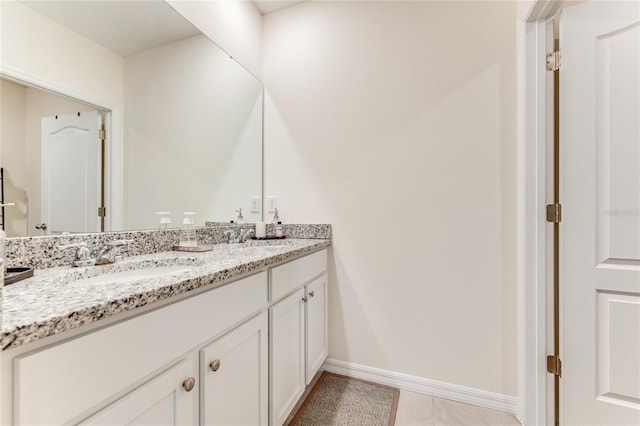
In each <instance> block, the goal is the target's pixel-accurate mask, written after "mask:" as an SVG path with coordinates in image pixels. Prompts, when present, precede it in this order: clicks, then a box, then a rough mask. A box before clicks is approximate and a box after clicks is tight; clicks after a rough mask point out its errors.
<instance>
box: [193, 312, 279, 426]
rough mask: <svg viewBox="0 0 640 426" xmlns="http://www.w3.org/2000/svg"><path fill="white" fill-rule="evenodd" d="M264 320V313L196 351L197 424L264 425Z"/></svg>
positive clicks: (265, 370)
mask: <svg viewBox="0 0 640 426" xmlns="http://www.w3.org/2000/svg"><path fill="white" fill-rule="evenodd" d="M268 342H269V341H268V319H267V313H266V312H264V313H262V314H260V315H258V316H257V317H255V318H253V319H251V320H249V321H248V322H246V323H245V324H243V325H241V326H240V327H238V328H236V329H234V330H233V331H231V332H230V333H229V334H227V335H225V336H223V337H221V338H220V339H218V340H216V341H215V342H213V343H212V344H210V345H209V346H207V347H205V348H204V349H202V350H201V351H200V373H201V375H202V380H201V383H202V386H201V399H200V401H201V402H200V404H201V409H200V410H201V411H200V412H201V414H202V417H201V419H200V424H201V425H266V424H267V421H268V409H269V408H268V405H267V404H268V402H269V399H268V394H267V392H268V389H269V387H268V380H269V371H268V368H269V363H268V359H267V356H268V346H267V345H268Z"/></svg>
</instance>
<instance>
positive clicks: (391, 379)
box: [322, 358, 518, 415]
mask: <svg viewBox="0 0 640 426" xmlns="http://www.w3.org/2000/svg"><path fill="white" fill-rule="evenodd" d="M322 369H323V370H326V371H329V372H331V373H337V374H342V375H344V376H349V377H355V378H357V379H364V380H369V381H372V382H376V383H380V384H383V385H388V386H395V387H398V388H400V389H401V390H407V391H410V392H416V393H421V394H424V395H430V396H434V397H436V398H443V399H449V400H452V401H457V402H463V403H465V404H471V405H475V406H478V407H482V408H489V409H491V410H498V411H502V412H504V413H508V414H513V415H515V414H517V412H518V400H517V398H516V397H513V396H508V395H503V394H499V393H494V392H488V391H484V390H480V389H474V388H468V387H465V386H459V385H453V384H450V383H444V382H438V381H436V380H429V379H423V378H422V377H416V376H410V375H408V374H402V373H396V372H393V371H387V370H382V369H379V368H373V367H367V366H365V365H359V364H353V363H350V362H344V361H339V360H337V359H331V358H327V359H326V360H325V362H324V364H322Z"/></svg>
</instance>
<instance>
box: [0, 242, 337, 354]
mask: <svg viewBox="0 0 640 426" xmlns="http://www.w3.org/2000/svg"><path fill="white" fill-rule="evenodd" d="M287 242H288V243H287V244H286V245H284V246H282V247H269V248H264V247H254V248H251V249H246V248H242V247H239V246H234V245H228V244H218V245H215V246H214V250H213V251H210V252H204V253H187V252H161V253H156V254H150V255H143V256H135V257H130V258H127V259H125V260H124V261H123V262H122V263H120V264H118V263H116V264H114V265H108V266H109V267H111V268H112V272H117V271H119V270H126V269H127V263H129V264H130V263H132V262H136V263H137V264H138V265H140V264H144V266H143V267H149V268H151V267H154V266H164V265H185V266H188V269H187V270H186V271H180V272H179V273H175V274H167V275H163V276H159V277H155V278H147V279H139V280H135V281H127V282H126V283H116V284H105V283H102V284H97V285H95V286H87V285H84V284H81V285H76V284H75V283H74V282H70V283H69V282H67V281H68V280H66V279H65V278H64V277H68V276H69V274H74V278H76V279H78V278H87V277H91V276H92V275H94V274H95V273H96V271H97V273H99V272H100V269H98V268H102V267H100V266H98V267H90V268H70V267H61V268H49V269H44V270H37V271H36V275H35V276H34V277H33V278H29V279H27V280H24V281H21V282H19V283H16V284H12V285H10V286H7V287H5V288H4V292H3V293H4V294H3V300H2V303H3V310H2V315H3V318H2V319H3V321H2V332H1V333H0V347H2V350H6V349H10V348H15V347H18V346H21V345H25V344H27V343H31V342H34V341H36V340H39V339H43V338H45V337H49V336H53V335H55V334H58V333H62V332H64V331H67V330H72V329H75V328H77V327H81V326H83V325H86V324H91V323H94V322H96V321H100V320H102V319H106V318H110V317H112V316H114V315H117V314H119V313H122V312H128V311H132V310H134V309H137V308H140V307H143V306H148V305H150V304H152V303H155V302H159V301H162V300H166V299H169V298H171V297H175V296H178V295H181V294H185V293H188V292H191V291H194V290H196V289H201V288H205V287H208V288H210V289H214V288H216V287H218V286H220V285H222V284H224V283H226V282H228V281H229V280H231V279H234V278H240V277H242V276H244V275H248V274H250V273H254V272H259V271H261V270H266V269H267V268H268V267H270V266H275V265H277V264H280V263H283V262H286V261H289V260H293V259H295V258H297V257H300V256H303V255H306V254H310V253H313V252H316V251H320V250H322V249H324V248H326V247H328V246H329V245H330V244H331V241H330V240H318V239H301V240H287ZM113 268H115V269H113ZM118 268H120V269H118Z"/></svg>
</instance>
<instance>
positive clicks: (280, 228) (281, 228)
mask: <svg viewBox="0 0 640 426" xmlns="http://www.w3.org/2000/svg"><path fill="white" fill-rule="evenodd" d="M276 238H284V226H282V222H280V221H278V224H277V225H276Z"/></svg>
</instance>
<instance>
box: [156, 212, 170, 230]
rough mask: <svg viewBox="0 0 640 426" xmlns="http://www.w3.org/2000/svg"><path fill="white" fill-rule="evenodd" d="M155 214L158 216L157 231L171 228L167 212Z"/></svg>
mask: <svg viewBox="0 0 640 426" xmlns="http://www.w3.org/2000/svg"><path fill="white" fill-rule="evenodd" d="M156 214H157V215H158V216H160V223H159V225H158V229H168V228H171V216H170V213H169V212H156Z"/></svg>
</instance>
